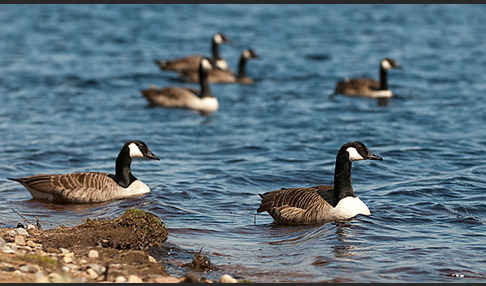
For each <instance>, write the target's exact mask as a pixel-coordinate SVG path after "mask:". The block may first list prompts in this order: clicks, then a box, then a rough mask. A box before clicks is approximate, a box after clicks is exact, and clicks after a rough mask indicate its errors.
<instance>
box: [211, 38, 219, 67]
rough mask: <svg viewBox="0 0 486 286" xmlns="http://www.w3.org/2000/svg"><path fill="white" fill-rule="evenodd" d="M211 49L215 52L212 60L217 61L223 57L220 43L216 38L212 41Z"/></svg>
mask: <svg viewBox="0 0 486 286" xmlns="http://www.w3.org/2000/svg"><path fill="white" fill-rule="evenodd" d="M211 51H212V53H213V58H212V60H213V62H214V63H215V62H216V60H219V59H221V58H220V57H219V44H218V43H216V41H215V40H213V42H212V46H211Z"/></svg>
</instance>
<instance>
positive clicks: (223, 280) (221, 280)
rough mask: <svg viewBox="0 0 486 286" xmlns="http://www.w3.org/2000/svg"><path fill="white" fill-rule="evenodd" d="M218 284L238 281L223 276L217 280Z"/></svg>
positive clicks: (225, 275) (229, 276)
mask: <svg viewBox="0 0 486 286" xmlns="http://www.w3.org/2000/svg"><path fill="white" fill-rule="evenodd" d="M219 282H220V283H238V280H236V279H235V278H233V277H231V275H228V274H224V275H223V276H221V279H220V280H219Z"/></svg>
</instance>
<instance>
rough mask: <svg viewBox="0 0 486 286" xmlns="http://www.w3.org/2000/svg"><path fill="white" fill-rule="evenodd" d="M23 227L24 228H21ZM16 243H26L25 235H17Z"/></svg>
mask: <svg viewBox="0 0 486 286" xmlns="http://www.w3.org/2000/svg"><path fill="white" fill-rule="evenodd" d="M21 229H23V228H21ZM14 242H15V244H17V245H25V236H23V235H16V236H15V239H14Z"/></svg>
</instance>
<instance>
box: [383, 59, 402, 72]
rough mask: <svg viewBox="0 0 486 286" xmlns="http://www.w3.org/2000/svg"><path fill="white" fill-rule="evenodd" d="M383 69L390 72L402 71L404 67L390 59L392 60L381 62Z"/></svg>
mask: <svg viewBox="0 0 486 286" xmlns="http://www.w3.org/2000/svg"><path fill="white" fill-rule="evenodd" d="M380 65H381V67H382V68H383V69H384V70H389V69H402V66H401V65H399V64H398V63H397V62H396V61H394V60H392V59H390V58H384V59H382V60H381V62H380Z"/></svg>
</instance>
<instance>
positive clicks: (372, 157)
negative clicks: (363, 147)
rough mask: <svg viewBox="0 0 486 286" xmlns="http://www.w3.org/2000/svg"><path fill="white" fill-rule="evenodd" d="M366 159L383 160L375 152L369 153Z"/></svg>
mask: <svg viewBox="0 0 486 286" xmlns="http://www.w3.org/2000/svg"><path fill="white" fill-rule="evenodd" d="M366 159H368V160H380V161H382V160H383V158H382V157H380V156H378V155H376V154H370V155H368V157H367V158H366Z"/></svg>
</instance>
